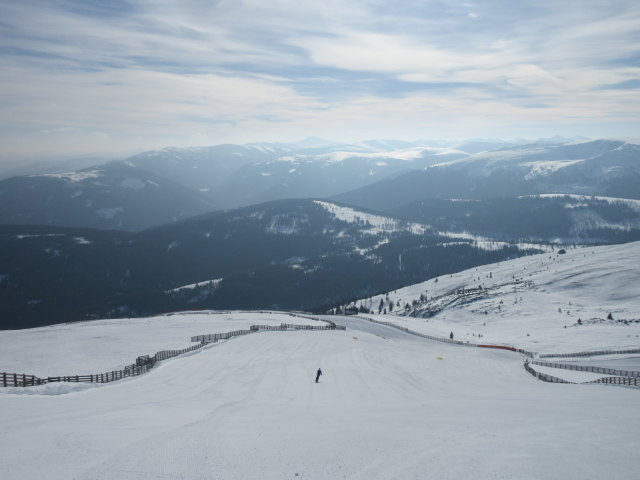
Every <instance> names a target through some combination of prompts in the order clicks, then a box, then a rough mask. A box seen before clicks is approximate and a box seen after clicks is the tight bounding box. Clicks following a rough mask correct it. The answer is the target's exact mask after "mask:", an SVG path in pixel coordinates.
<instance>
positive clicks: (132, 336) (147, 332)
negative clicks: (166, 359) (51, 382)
mask: <svg viewBox="0 0 640 480" xmlns="http://www.w3.org/2000/svg"><path fill="white" fill-rule="evenodd" d="M281 323H295V324H299V325H318V324H319V323H318V322H317V321H313V320H307V319H305V318H300V317H293V316H291V315H289V314H286V313H270V312H264V313H245V314H238V313H237V312H236V313H225V312H213V311H202V312H182V313H175V314H170V315H159V316H155V317H147V318H123V319H113V320H94V321H88V322H78V323H69V324H58V325H51V326H48V327H40V328H31V329H27V330H4V331H0V372H12V373H26V374H29V375H35V376H36V377H48V376H58V375H85V374H87V375H89V374H94V373H102V372H106V371H111V370H119V369H121V368H123V367H124V366H126V365H130V364H132V363H135V361H136V357H138V356H139V355H154V354H155V353H156V352H157V351H160V350H178V349H183V348H185V347H189V346H191V345H192V343H191V337H193V336H196V335H204V334H209V333H226V332H232V331H234V330H244V329H248V328H249V326H251V325H258V324H259V325H274V326H277V325H280V324H281ZM322 325H324V323H322ZM1 391H2V390H0V392H1Z"/></svg>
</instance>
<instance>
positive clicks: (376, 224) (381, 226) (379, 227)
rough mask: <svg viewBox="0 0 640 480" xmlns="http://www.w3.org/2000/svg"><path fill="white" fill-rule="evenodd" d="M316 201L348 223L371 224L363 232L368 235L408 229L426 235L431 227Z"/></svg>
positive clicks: (415, 233) (416, 233)
mask: <svg viewBox="0 0 640 480" xmlns="http://www.w3.org/2000/svg"><path fill="white" fill-rule="evenodd" d="M314 202H315V203H316V204H317V205H320V206H321V207H322V208H324V209H325V210H326V211H327V212H329V213H330V214H331V215H333V216H334V217H335V218H337V219H338V220H340V221H343V222H346V223H365V224H367V223H368V224H370V225H371V228H368V229H363V230H362V233H364V234H367V235H379V234H380V233H383V232H389V233H392V232H398V231H408V232H411V233H413V234H414V235H424V234H425V233H426V232H427V230H428V228H429V227H428V226H427V225H421V224H419V223H413V222H404V221H401V220H397V219H395V218H390V217H385V216H382V215H375V214H372V213H366V212H361V211H359V210H355V209H353V208H351V207H342V206H339V205H336V204H335V203H330V202H324V201H321V200H315V201H314Z"/></svg>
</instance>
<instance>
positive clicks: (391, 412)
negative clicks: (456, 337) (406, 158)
mask: <svg viewBox="0 0 640 480" xmlns="http://www.w3.org/2000/svg"><path fill="white" fill-rule="evenodd" d="M268 315H269V314H259V313H242V312H236V313H227V314H225V318H226V320H225V322H227V323H228V324H229V325H231V324H234V323H237V325H238V326H240V325H241V324H242V325H246V324H247V323H248V324H252V323H265V322H266V321H268ZM200 317H202V318H200ZM207 317H211V315H207V314H206V313H203V314H201V315H197V314H194V318H193V319H192V320H193V321H202V322H205V321H211V319H210V318H209V319H208V320H207ZM332 319H333V320H335V321H337V322H338V323H342V324H344V325H346V326H347V330H346V331H285V332H267V331H265V332H260V333H256V334H252V335H246V336H243V337H237V338H234V339H231V340H229V341H226V342H221V343H218V344H212V345H210V346H208V347H205V348H203V349H201V350H199V351H196V352H194V353H193V354H190V355H185V356H182V357H178V358H176V359H172V360H169V361H166V362H162V363H161V364H160V365H159V366H158V367H156V368H155V369H153V370H152V371H151V372H149V373H147V374H145V375H142V376H140V377H135V378H130V379H126V380H123V381H119V382H114V383H111V384H102V385H93V386H89V387H85V388H79V389H76V390H73V389H72V390H70V391H68V393H64V394H60V393H61V391H60V390H59V389H56V386H55V385H56V384H48V385H44V386H42V387H35V389H30V390H29V391H30V392H31V394H29V395H26V394H21V393H26V390H28V389H0V410H1V411H2V413H3V414H2V415H1V416H0V465H1V466H0V468H1V469H2V478H3V479H4V480H14V479H20V480H23V479H35V478H47V479H51V480H56V479H61V480H62V479H64V480H67V479H76V480H89V479H91V480H98V479H100V480H108V479H114V480H115V479H118V480H120V479H136V480H138V479H189V480H197V479H339V478H346V479H391V478H402V479H425V478H427V479H428V478H433V479H468V478H474V479H499V478H503V479H512V478H517V479H553V478H562V479H600V478H609V479H630V478H635V477H636V476H637V465H638V464H637V451H638V449H639V448H640V436H639V435H638V431H640V410H639V409H638V408H637V405H638V398H639V397H638V395H640V392H639V391H638V390H634V389H629V388H621V387H610V386H603V385H559V384H549V383H544V382H541V381H538V380H536V379H535V378H533V377H532V376H531V375H529V374H527V373H526V372H525V371H524V369H523V367H522V358H521V357H520V356H519V355H517V354H514V353H512V352H507V351H491V350H484V349H477V348H469V347H462V346H457V345H450V344H444V343H439V342H433V341H429V340H425V339H422V338H419V337H416V336H413V335H409V334H407V333H404V332H401V331H399V330H397V329H394V328H390V327H386V326H382V325H376V324H372V323H370V322H367V321H365V320H360V319H356V318H335V317H332ZM162 320H165V321H167V322H171V321H172V319H171V318H170V317H165V318H164V319H159V320H158V322H159V323H161V322H162ZM110 322H114V323H116V324H117V323H118V322H121V324H119V328H126V322H125V321H124V320H122V321H104V324H103V326H102V328H107V327H109V326H110ZM130 323H131V324H133V320H132V321H130ZM159 323H158V324H157V325H156V327H157V328H154V329H149V330H148V332H147V336H148V337H153V336H154V332H155V331H156V329H158V330H159V331H160V332H162V329H161V328H159V327H160V325H159ZM123 324H124V325H123ZM66 327H68V328H69V330H70V332H73V330H75V329H81V328H83V326H82V325H81V324H74V325H68V326H66ZM96 328H98V327H96ZM113 328H116V327H113ZM172 329H173V327H172ZM232 329H234V328H231V330H232ZM37 330H40V329H33V330H31V331H24V332H25V333H24V334H23V335H24V336H23V337H21V340H20V341H21V343H22V347H23V349H24V350H25V351H29V350H30V351H31V355H32V356H34V357H36V358H39V359H40V362H41V363H42V365H41V367H42V369H45V368H46V363H47V361H48V359H50V358H55V357H57V356H58V352H59V349H60V346H59V345H53V344H51V343H46V342H38V341H37V337H38V336H39V335H40V334H41V332H40V331H37ZM178 330H182V331H181V332H178ZM173 331H174V334H176V335H177V336H180V340H182V339H183V338H185V337H188V336H190V335H194V334H199V333H215V332H214V331H201V330H198V331H197V332H194V331H193V328H192V325H188V324H186V323H185V325H184V328H183V329H178V328H177V327H176V328H175V329H173ZM94 333H96V335H94V336H93V337H92V338H90V339H85V342H86V345H85V347H84V355H85V357H86V360H87V362H90V359H91V357H92V354H93V352H92V348H93V346H95V345H98V344H99V343H100V341H101V339H100V338H98V337H99V330H95V331H94ZM178 333H180V334H179V335H178ZM7 334H12V332H0V339H2V338H4V337H5V336H6V335H7ZM30 334H32V337H33V343H31V344H30V343H29V341H28V340H29V337H30ZM165 335H166V331H165V332H164V333H160V334H159V336H160V337H163V336H165ZM13 338H14V340H15V338H16V337H15V336H14V337H13ZM70 338H72V339H73V338H76V337H74V336H73V335H71V337H70ZM145 341H146V342H149V340H144V339H143V338H141V337H140V335H138V334H135V335H124V334H123V335H122V336H121V339H120V342H121V343H126V344H127V347H126V348H127V350H130V351H133V350H135V348H137V347H138V346H139V345H141V344H143V343H141V342H145ZM156 341H157V342H158V343H164V342H166V341H168V336H166V337H165V339H164V340H162V341H161V340H159V339H157V340H156ZM5 345H6V343H5V344H3V349H2V350H0V365H3V363H4V362H5V361H7V358H8V356H7V354H6V353H5V350H4V346H5ZM181 345H182V344H181ZM70 346H71V345H70ZM123 348H124V347H123ZM54 351H55V352H56V353H55V354H54V353H53V352H54ZM139 353H151V352H145V351H142V352H139ZM14 354H15V352H14ZM76 355H78V356H80V353H77V354H76ZM101 355H103V356H104V355H105V354H104V353H102V354H101ZM76 358H78V357H76ZM113 360H114V362H116V363H117V360H116V359H115V358H114V359H113ZM32 362H33V363H32V366H34V368H35V367H36V366H37V362H38V360H37V359H33V360H32ZM67 366H68V367H70V365H67ZM318 367H321V368H322V370H323V373H324V375H323V376H322V377H321V380H320V383H318V384H316V383H314V378H315V371H316V369H317V368H318ZM0 370H2V368H0ZM27 373H38V371H34V372H27ZM68 373H71V372H68Z"/></svg>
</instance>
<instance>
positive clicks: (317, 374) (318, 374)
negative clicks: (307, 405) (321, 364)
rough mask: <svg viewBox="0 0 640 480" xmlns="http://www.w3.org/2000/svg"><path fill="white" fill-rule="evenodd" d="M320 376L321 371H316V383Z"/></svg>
mask: <svg viewBox="0 0 640 480" xmlns="http://www.w3.org/2000/svg"><path fill="white" fill-rule="evenodd" d="M320 375H322V370H320V369H318V371H317V372H316V383H318V380H320Z"/></svg>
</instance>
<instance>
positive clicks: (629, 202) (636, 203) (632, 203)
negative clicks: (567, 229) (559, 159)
mask: <svg viewBox="0 0 640 480" xmlns="http://www.w3.org/2000/svg"><path fill="white" fill-rule="evenodd" d="M527 197H535V198H564V197H567V198H572V199H574V200H579V201H585V202H586V201H588V200H599V201H602V202H607V203H609V204H612V205H616V204H624V205H626V206H628V207H630V208H633V209H634V210H636V211H639V212H640V200H633V199H629V198H616V197H600V196H594V195H576V194H570V193H544V194H540V195H525V196H521V197H519V198H527Z"/></svg>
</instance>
